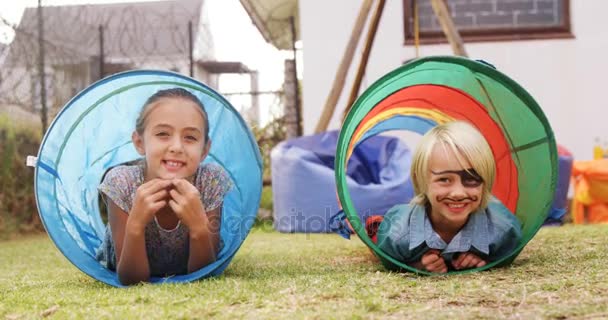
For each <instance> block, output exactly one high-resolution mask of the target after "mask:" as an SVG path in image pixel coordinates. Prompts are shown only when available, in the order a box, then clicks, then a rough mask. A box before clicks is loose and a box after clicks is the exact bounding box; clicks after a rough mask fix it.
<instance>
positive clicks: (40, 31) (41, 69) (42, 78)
mask: <svg viewBox="0 0 608 320" xmlns="http://www.w3.org/2000/svg"><path fill="white" fill-rule="evenodd" d="M37 14H38V53H39V56H38V72H39V76H40V106H41V109H40V113H41V114H40V120H41V122H42V135H43V136H44V134H45V132H46V128H47V123H48V120H47V111H46V79H45V74H44V69H45V65H44V34H43V32H44V31H43V30H44V22H43V21H42V0H38V11H37Z"/></svg>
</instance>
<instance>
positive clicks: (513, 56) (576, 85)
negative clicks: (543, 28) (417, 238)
mask: <svg viewBox="0 0 608 320" xmlns="http://www.w3.org/2000/svg"><path fill="white" fill-rule="evenodd" d="M361 2H362V1H361V0H332V1H325V0H306V1H299V5H300V17H301V34H302V42H303V46H304V55H303V60H304V63H303V65H304V70H303V77H304V84H303V87H304V88H303V89H304V94H303V99H304V106H303V114H304V129H305V133H312V132H313V131H314V128H315V126H316V124H317V121H318V119H319V115H320V114H321V112H322V109H323V106H324V104H325V99H326V97H327V94H328V92H329V90H330V89H331V87H332V84H333V80H334V77H335V74H336V71H337V69H338V65H339V63H340V60H341V59H342V55H343V52H344V48H345V47H346V44H347V41H348V39H349V37H350V33H351V31H352V27H353V25H354V21H355V19H356V17H357V15H358V12H359V8H360V6H361ZM570 3H571V15H570V18H571V24H572V32H573V34H574V35H575V38H574V39H563V40H534V41H516V42H484V43H466V44H465V47H466V50H467V52H468V54H469V57H471V58H474V59H484V60H486V61H488V62H491V63H492V64H494V65H495V66H496V67H497V68H498V69H499V70H500V71H502V72H503V73H505V74H507V75H509V76H510V77H511V78H513V79H514V80H516V81H517V82H518V83H519V84H520V85H522V86H523V87H524V88H526V90H528V91H529V92H530V93H531V94H532V96H533V97H534V98H535V99H536V100H537V102H538V103H539V104H540V105H541V107H542V108H543V111H544V112H545V114H546V116H547V118H548V119H549V122H550V123H551V126H552V128H553V130H554V132H555V135H556V140H557V142H558V143H559V144H561V145H563V146H565V147H566V148H568V149H569V150H571V151H572V152H573V153H574V156H575V158H576V159H577V160H585V159H591V157H592V147H593V142H594V141H593V140H594V138H595V137H600V138H602V139H606V141H608V97H606V98H605V97H604V95H605V92H607V91H608V86H607V85H606V84H608V81H606V80H605V79H606V78H608V34H606V30H608V18H606V17H605V15H604V13H605V12H608V1H605V0H584V1H583V0H573V1H570ZM365 34H366V30H364V33H363V35H362V37H361V43H360V44H359V50H358V52H357V53H356V55H355V58H354V60H353V64H352V66H351V69H350V71H349V76H348V77H347V81H346V84H345V87H344V90H343V91H342V96H341V98H340V101H339V102H338V106H337V108H336V112H335V114H334V118H333V119H332V121H331V123H330V129H336V128H338V127H339V125H340V121H341V115H342V110H343V109H344V105H345V104H346V103H347V100H348V95H349V92H350V86H351V84H352V79H353V78H354V74H355V72H356V68H357V65H358V62H359V57H360V52H361V47H362V41H363V40H364V38H365ZM451 53H452V52H451V49H450V47H449V46H448V45H447V44H446V45H424V46H422V47H421V48H420V54H421V56H429V55H446V54H451ZM414 56H415V50H414V47H413V46H407V47H406V46H404V45H403V9H402V0H387V2H386V7H385V9H384V14H383V16H382V20H381V23H380V26H379V28H378V33H377V35H376V39H375V42H374V47H373V50H372V53H371V55H370V59H369V64H368V67H367V72H366V76H365V78H364V81H363V84H362V88H361V92H363V90H365V88H367V87H368V86H369V85H371V84H372V83H373V82H374V81H375V80H376V79H378V78H380V77H381V76H382V75H384V74H385V73H387V72H389V71H390V70H392V69H394V68H397V67H398V66H400V65H401V64H402V63H403V61H405V60H407V59H410V58H413V57H414Z"/></svg>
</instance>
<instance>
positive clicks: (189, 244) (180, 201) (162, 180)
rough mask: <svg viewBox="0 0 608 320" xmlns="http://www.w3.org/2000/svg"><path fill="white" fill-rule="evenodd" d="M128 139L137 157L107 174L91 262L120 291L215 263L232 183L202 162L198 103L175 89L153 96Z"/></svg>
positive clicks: (203, 118)
mask: <svg viewBox="0 0 608 320" xmlns="http://www.w3.org/2000/svg"><path fill="white" fill-rule="evenodd" d="M131 138H132V141H133V144H134V146H135V148H136V150H137V152H138V153H139V154H140V155H142V156H144V159H142V160H140V161H137V162H136V163H135V164H133V165H121V166H117V167H114V168H112V169H111V170H110V171H108V173H107V174H106V177H105V178H104V180H103V182H102V183H101V185H100V186H99V188H98V189H99V191H100V192H101V193H102V195H103V197H104V199H105V200H106V203H107V207H108V227H107V229H106V236H105V239H104V242H103V244H102V246H101V247H100V250H99V251H98V255H97V258H98V260H99V261H101V262H102V264H104V265H105V266H106V267H108V268H109V269H111V270H115V271H116V272H117V274H118V279H119V280H120V282H121V283H122V284H125V285H130V284H135V283H138V282H141V281H147V280H149V278H150V277H151V276H167V275H174V274H185V273H191V272H193V271H196V270H198V269H200V268H202V267H203V266H206V265H208V264H210V263H211V262H213V261H215V259H216V256H217V253H218V251H219V249H220V248H219V247H220V243H221V241H220V237H219V234H220V233H219V231H220V221H221V208H222V203H223V198H224V195H225V194H226V193H227V192H228V191H229V190H230V189H231V188H232V182H231V180H230V179H229V178H228V175H227V174H226V173H225V171H223V169H222V168H221V167H219V166H216V165H212V164H206V165H202V164H201V163H202V161H203V160H204V159H205V157H206V156H207V154H208V153H209V148H210V147H211V141H210V140H209V121H208V118H207V113H206V111H205V108H204V106H203V104H202V103H201V102H200V100H199V99H198V98H197V97H196V96H194V95H193V94H191V93H190V92H188V91H187V90H184V89H181V88H174V89H167V90H161V91H158V92H157V93H155V94H154V95H152V96H151V97H150V98H149V99H148V100H147V101H146V103H145V104H144V106H143V108H142V110H141V112H140V114H139V118H138V119H137V122H136V124H135V131H134V132H133V134H132V136H131Z"/></svg>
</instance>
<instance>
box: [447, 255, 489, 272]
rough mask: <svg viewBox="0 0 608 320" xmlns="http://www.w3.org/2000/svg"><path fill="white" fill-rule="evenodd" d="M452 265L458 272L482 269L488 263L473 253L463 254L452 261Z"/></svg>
mask: <svg viewBox="0 0 608 320" xmlns="http://www.w3.org/2000/svg"><path fill="white" fill-rule="evenodd" d="M452 265H453V266H454V268H455V269H456V270H461V269H469V268H481V267H483V266H485V265H486V261H485V260H483V259H481V258H480V257H478V256H477V255H476V254H474V253H471V252H463V253H461V254H460V255H458V258H456V260H454V261H452Z"/></svg>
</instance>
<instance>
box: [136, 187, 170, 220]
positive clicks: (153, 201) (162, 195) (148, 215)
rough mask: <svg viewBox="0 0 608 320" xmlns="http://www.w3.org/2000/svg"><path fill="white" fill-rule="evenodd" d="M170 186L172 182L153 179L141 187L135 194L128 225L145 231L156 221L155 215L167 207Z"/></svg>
mask: <svg viewBox="0 0 608 320" xmlns="http://www.w3.org/2000/svg"><path fill="white" fill-rule="evenodd" d="M170 186H171V181H167V180H162V179H153V180H150V181H148V182H146V183H144V184H142V185H141V186H139V188H137V191H136V192H135V199H134V200H133V207H132V208H131V212H130V213H129V220H128V223H129V224H130V225H131V226H133V227H135V228H138V229H141V230H143V229H144V228H145V227H146V225H147V224H148V223H149V222H150V221H152V219H154V214H156V212H158V210H160V209H161V208H163V207H164V206H166V205H167V197H168V196H169V192H168V191H167V188H168V187H170Z"/></svg>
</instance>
